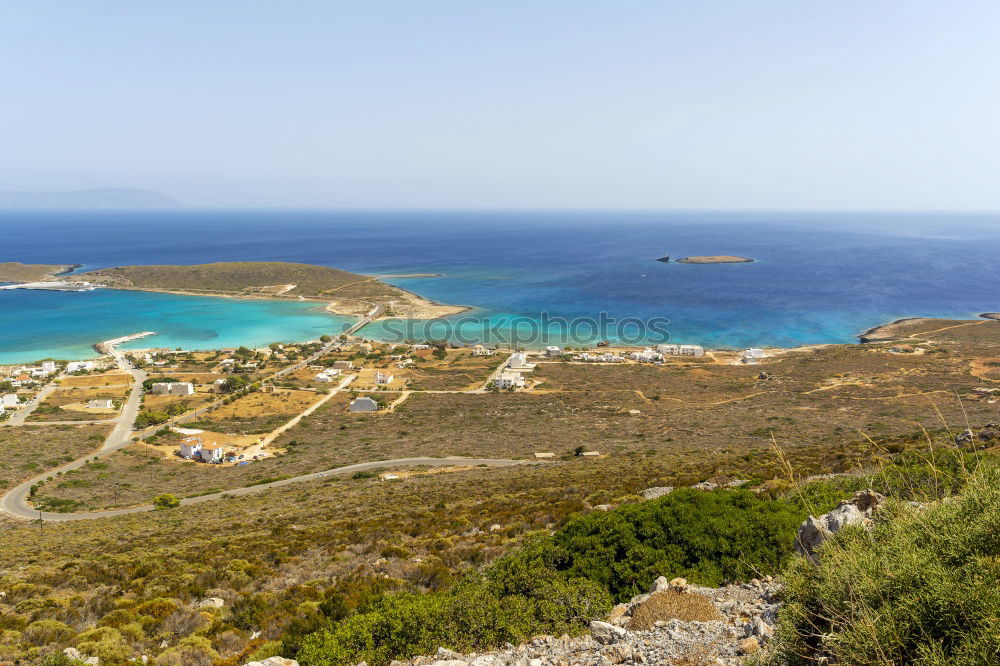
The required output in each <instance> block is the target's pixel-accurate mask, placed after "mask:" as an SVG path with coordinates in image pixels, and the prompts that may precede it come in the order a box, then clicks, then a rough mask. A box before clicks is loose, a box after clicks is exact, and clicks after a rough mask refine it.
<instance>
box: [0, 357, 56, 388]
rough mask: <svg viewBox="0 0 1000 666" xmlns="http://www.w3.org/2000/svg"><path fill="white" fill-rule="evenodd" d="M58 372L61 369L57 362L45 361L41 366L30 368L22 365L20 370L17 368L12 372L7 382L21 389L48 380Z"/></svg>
mask: <svg viewBox="0 0 1000 666" xmlns="http://www.w3.org/2000/svg"><path fill="white" fill-rule="evenodd" d="M58 371H59V367H58V366H57V365H56V363H55V361H43V362H42V364H41V365H39V366H34V367H29V366H25V365H22V366H21V367H19V368H15V369H14V370H13V371H11V373H10V378H9V379H7V380H5V381H9V382H11V383H12V384H13V385H14V386H17V387H20V386H22V385H23V384H30V383H32V382H36V381H38V380H45V379H48V378H50V377H51V376H52V375H54V374H56V373H57V372H58Z"/></svg>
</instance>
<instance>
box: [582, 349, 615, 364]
mask: <svg viewBox="0 0 1000 666" xmlns="http://www.w3.org/2000/svg"><path fill="white" fill-rule="evenodd" d="M572 358H573V360H574V361H583V362H584V363H624V362H625V357H624V356H622V355H620V354H614V353H612V352H604V353H603V354H591V353H589V352H584V353H582V354H575V355H574V356H573V357H572Z"/></svg>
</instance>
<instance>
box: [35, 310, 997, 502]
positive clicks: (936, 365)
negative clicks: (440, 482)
mask: <svg viewBox="0 0 1000 666" xmlns="http://www.w3.org/2000/svg"><path fill="white" fill-rule="evenodd" d="M998 327H1000V322H994V323H993V324H990V325H989V326H988V327H980V328H979V329H977V333H978V336H975V337H969V335H970V332H971V331H969V330H967V329H964V328H959V329H952V331H961V333H962V335H963V337H962V338H961V339H958V340H955V339H948V338H941V339H938V338H935V340H934V341H933V342H928V343H922V342H921V343H919V344H926V345H929V346H930V347H931V351H928V352H927V353H924V354H894V353H889V352H888V348H889V346H890V345H843V346H828V347H822V348H818V349H815V350H810V351H797V352H794V353H787V354H783V355H781V356H778V357H775V358H771V359H767V360H766V361H765V362H764V363H763V364H761V365H759V366H743V365H738V366H737V365H724V364H718V363H705V362H700V363H687V362H672V363H668V364H666V365H664V366H662V367H656V366H652V365H635V364H627V365H600V366H595V365H584V364H573V363H558V362H556V363H543V364H540V365H539V366H538V367H537V368H536V369H535V371H534V372H533V373H531V374H532V375H533V379H535V380H537V381H539V382H540V384H539V390H538V391H537V392H527V393H500V394H491V393H487V394H462V393H420V392H414V393H412V394H411V395H410V396H409V397H408V398H407V399H406V400H405V401H404V402H403V403H402V404H400V405H399V406H398V407H397V408H396V410H395V411H394V412H380V413H377V414H351V413H349V412H347V411H346V409H345V404H346V402H347V401H348V400H349V399H350V396H349V395H347V394H343V395H337V396H335V397H334V399H333V400H331V401H330V402H329V403H328V404H326V405H324V406H323V407H322V408H320V409H319V410H317V411H316V412H315V413H314V414H313V415H311V416H310V417H308V418H306V419H304V420H303V421H302V422H301V423H300V424H299V425H297V426H296V427H294V428H292V429H291V430H289V431H288V432H286V433H285V434H283V435H282V436H281V437H279V438H278V440H277V441H276V442H275V446H276V447H277V448H280V449H285V450H286V451H287V453H286V454H284V455H280V456H277V457H275V458H273V459H269V460H265V461H260V462H257V463H254V465H250V466H247V467H244V468H239V469H237V470H232V471H230V470H219V469H215V468H205V467H202V466H195V467H191V468H190V469H187V468H186V469H184V470H181V471H177V470H175V469H172V468H166V467H163V466H162V465H161V464H159V463H158V462H156V461H153V462H149V461H148V460H145V459H143V458H142V455H143V454H142V451H141V450H137V451H136V452H135V453H134V454H133V455H131V456H130V457H126V456H125V454H124V453H123V454H116V456H111V457H110V458H109V459H108V461H109V463H110V464H112V465H114V466H115V474H114V477H115V478H123V479H130V481H129V483H130V484H131V487H130V488H129V489H128V490H127V491H125V492H122V493H121V495H120V499H121V500H122V501H127V502H131V503H142V502H146V501H148V500H149V498H150V497H152V496H154V495H155V494H157V493H159V492H176V493H178V494H181V495H186V494H191V493H200V492H204V491H206V490H208V489H226V488H234V487H238V486H241V485H246V484H247V483H248V482H253V481H255V480H259V479H261V478H273V477H277V476H286V475H287V476H295V475H299V474H303V473H307V472H313V471H319V470H323V469H328V468H330V467H334V466H339V465H344V464H350V463H354V462H362V461H366V460H378V459H389V458H398V457H407V456H448V455H460V456H488V457H511V458H531V457H532V454H533V453H535V452H552V453H555V454H556V456H557V458H558V459H562V460H564V461H566V462H565V465H569V466H570V467H572V468H573V469H574V470H577V471H576V472H574V474H579V475H580V476H581V477H582V478H586V479H590V481H588V483H591V482H593V479H596V478H598V477H600V476H602V475H608V474H610V475H615V476H618V477H621V476H622V475H625V476H626V477H631V478H634V479H635V482H636V484H638V485H641V484H642V483H644V482H645V483H650V484H651V483H653V482H654V481H655V480H657V479H660V480H663V479H668V480H670V481H671V482H677V483H684V482H688V483H690V482H696V481H700V480H702V479H704V478H706V477H708V476H711V475H713V474H727V475H736V476H745V477H753V478H769V477H772V476H774V475H775V474H777V473H778V472H779V468H778V465H777V459H776V458H775V456H774V451H773V442H772V435H773V437H774V440H775V441H776V442H777V444H778V445H779V446H780V447H782V449H784V450H785V452H786V453H787V455H789V456H790V457H792V458H793V459H794V460H795V463H796V465H797V467H798V468H799V470H800V471H801V473H803V474H808V473H815V472H825V471H830V470H835V469H844V468H847V467H850V466H852V465H853V464H855V463H856V462H857V461H858V460H859V459H863V458H865V457H866V456H868V455H869V454H870V451H871V447H872V445H871V442H869V438H870V439H871V440H872V441H875V442H878V443H880V445H882V446H885V447H888V448H896V447H898V446H900V444H899V442H901V441H909V440H912V439H914V438H919V437H920V436H921V435H920V433H921V429H922V428H926V429H928V430H930V431H945V430H947V429H950V430H951V431H953V432H958V431H960V430H962V429H964V428H965V427H966V426H965V424H966V422H967V421H966V420H967V419H968V421H969V422H971V423H974V424H975V423H978V424H983V423H988V422H996V421H997V420H998V419H1000V414H998V405H997V404H996V403H993V402H990V399H988V398H984V397H982V394H980V393H977V392H975V391H974V389H976V388H978V387H981V386H982V385H984V384H985V385H987V386H989V385H990V384H989V383H987V382H984V381H983V380H980V379H978V378H977V377H975V376H974V375H973V374H972V373H971V372H970V359H971V358H978V357H983V358H993V357H995V356H996V355H998V354H1000V335H998V334H997V333H998V331H1000V328H998ZM940 335H943V333H942V334H940ZM918 342H919V341H918ZM456 372H457V373H459V374H461V373H462V372H464V369H461V368H459V369H456ZM762 373H764V374H763V375H762ZM762 377H763V378H762ZM463 381H464V380H463ZM294 394H295V395H303V396H312V397H314V398H318V396H316V395H315V394H312V393H308V392H294ZM379 397H381V398H382V399H385V400H392V399H394V398H395V397H396V396H395V395H393V394H380V395H379ZM297 400H298V401H297V402H295V403H294V404H293V403H289V404H288V405H287V406H285V403H283V402H282V398H280V397H274V396H269V395H268V394H252V395H251V396H248V397H247V398H243V399H241V400H239V401H236V402H234V403H233V404H231V405H228V406H226V407H225V408H223V409H221V410H219V411H218V412H215V413H213V414H212V415H211V419H210V422H211V423H213V424H214V425H213V426H212V428H213V429H214V430H222V431H225V432H243V431H249V430H250V429H260V430H263V426H264V425H265V424H268V425H272V427H273V426H274V425H277V424H278V422H279V421H280V422H284V421H285V420H287V418H289V417H290V415H291V413H292V412H293V411H294V410H297V409H300V408H302V407H303V406H304V405H306V404H308V403H309V402H310V401H309V400H306V399H304V398H303V399H297ZM241 403H242V404H241ZM265 405H267V407H266V409H265ZM636 411H637V412H638V413H634V412H636ZM264 412H272V413H277V412H283V413H284V416H283V417H282V418H281V419H278V418H276V417H270V416H264V415H263V413H264ZM206 425H207V424H206ZM268 429H270V428H268ZM579 446H583V447H585V448H586V449H589V450H596V451H600V452H601V453H602V454H606V457H602V458H599V459H596V460H590V459H588V460H580V459H577V458H575V457H574V456H573V453H574V451H575V449H576V448H577V447H579ZM161 469H162V470H164V472H163V474H160V473H159V472H158V471H157V470H161ZM151 470H152V471H151ZM109 478H110V477H109ZM131 479H134V480H131ZM92 491H93V493H92V496H90V497H87V498H81V499H84V500H85V501H86V502H87V505H88V506H91V507H99V506H105V505H106V504H104V503H105V502H107V501H108V500H109V499H110V494H109V493H108V492H106V491H105V490H104V489H101V488H99V487H98V484H95V486H93V487H92ZM46 492H47V493H48V492H49V491H48V490H46ZM52 494H53V495H54V496H56V497H63V496H66V497H69V495H65V494H61V493H60V491H59V490H58V489H54V490H52Z"/></svg>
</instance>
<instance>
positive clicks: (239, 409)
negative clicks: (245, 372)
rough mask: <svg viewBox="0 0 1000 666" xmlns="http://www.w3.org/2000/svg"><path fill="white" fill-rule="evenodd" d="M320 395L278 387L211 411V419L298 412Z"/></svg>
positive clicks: (252, 394)
mask: <svg viewBox="0 0 1000 666" xmlns="http://www.w3.org/2000/svg"><path fill="white" fill-rule="evenodd" d="M321 397H322V396H321V395H319V394H317V393H314V392H313V391H294V390H288V389H278V390H277V391H275V392H274V393H262V392H257V393H251V394H250V395H248V396H245V397H243V398H240V399H239V400H236V401H235V402H232V403H230V404H228V405H223V406H222V407H219V408H218V409H216V410H215V411H213V412H212V415H211V418H212V420H220V421H221V420H223V419H231V418H244V417H248V416H249V417H255V416H270V415H272V414H282V415H284V414H289V415H294V414H298V413H299V412H301V411H302V410H304V409H305V408H306V407H308V406H309V405H311V404H313V403H314V402H316V401H317V400H319V399H320V398H321Z"/></svg>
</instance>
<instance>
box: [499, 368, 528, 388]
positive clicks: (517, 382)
mask: <svg viewBox="0 0 1000 666" xmlns="http://www.w3.org/2000/svg"><path fill="white" fill-rule="evenodd" d="M494 383H495V384H496V387H497V388H498V389H500V390H502V391H506V390H507V389H514V388H524V377H523V376H522V375H521V373H519V372H501V373H500V375H499V376H498V377H497V378H496V379H495V380H494Z"/></svg>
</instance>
